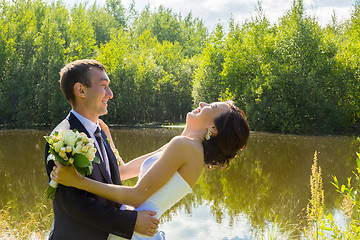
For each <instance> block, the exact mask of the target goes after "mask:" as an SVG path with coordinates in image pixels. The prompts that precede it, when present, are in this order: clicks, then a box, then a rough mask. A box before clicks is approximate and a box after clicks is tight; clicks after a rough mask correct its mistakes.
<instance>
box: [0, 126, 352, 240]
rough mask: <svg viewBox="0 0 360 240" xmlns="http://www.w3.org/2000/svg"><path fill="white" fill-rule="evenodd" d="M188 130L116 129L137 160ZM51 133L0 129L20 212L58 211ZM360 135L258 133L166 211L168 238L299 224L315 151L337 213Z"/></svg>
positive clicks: (1, 191) (119, 142)
mask: <svg viewBox="0 0 360 240" xmlns="http://www.w3.org/2000/svg"><path fill="white" fill-rule="evenodd" d="M181 131H182V129H181V128H173V129H170V128H118V129H112V134H113V139H114V142H115V145H116V146H117V148H118V150H119V152H120V154H121V156H122V157H123V159H124V160H125V161H129V160H131V159H133V158H135V157H137V156H139V155H142V154H145V153H147V152H150V151H153V150H155V149H157V148H159V147H161V146H162V145H163V144H165V143H166V142H167V141H169V140H170V139H171V138H172V137H173V136H175V135H178V134H180V133H181ZM47 134H49V131H39V130H2V131H0V182H1V184H0V202H1V203H2V205H3V206H4V204H6V203H8V202H11V203H12V207H13V208H14V209H13V211H12V214H19V215H20V214H22V213H24V212H32V211H34V209H35V208H36V206H39V204H44V205H46V206H48V210H47V211H48V212H49V213H50V212H51V211H52V207H51V201H50V200H45V199H44V198H43V192H44V190H45V188H46V186H47V175H46V173H45V167H44V160H43V149H44V144H45V140H44V138H43V136H44V135H47ZM355 140H356V139H355V137H347V136H325V137H323V136H322V137H320V136H295V135H284V134H269V133H260V132H252V133H251V136H250V139H249V142H248V146H247V148H246V149H245V150H244V151H243V152H242V153H241V154H240V155H239V156H238V157H237V158H236V159H234V160H233V161H232V162H231V164H230V166H229V168H228V169H226V170H221V169H215V170H204V171H203V173H202V175H201V177H200V179H199V181H198V183H197V184H196V185H195V187H194V189H193V193H192V194H189V195H188V196H187V197H185V198H184V199H182V200H181V202H179V203H178V204H176V205H175V206H174V207H173V208H172V209H170V210H169V211H168V212H167V213H165V215H164V216H163V218H162V222H161V226H160V228H161V229H162V230H163V231H165V232H166V235H167V238H168V239H254V236H255V234H256V233H257V231H258V229H263V228H266V227H267V226H268V225H269V224H271V223H272V222H274V220H275V219H276V221H277V222H281V223H287V224H291V223H297V222H298V220H299V216H298V215H299V214H300V215H301V214H302V215H305V213H306V206H307V204H308V200H309V198H310V185H309V182H310V174H311V165H312V163H313V158H314V153H315V151H317V152H318V164H319V166H320V167H321V169H322V176H323V183H324V191H325V205H326V208H327V210H329V211H331V212H335V213H336V212H338V211H337V210H338V209H339V205H340V203H339V198H338V194H337V193H336V191H335V188H334V186H332V185H331V183H330V182H331V181H332V176H337V178H338V179H339V182H340V183H346V181H347V178H348V177H350V176H352V171H353V170H354V169H355V166H356V151H358V144H357V143H356V141H355ZM135 182H136V179H133V180H129V181H126V182H125V184H127V185H131V184H134V183H135ZM3 206H2V207H3ZM304 209H305V210H304ZM209 236H211V237H209Z"/></svg>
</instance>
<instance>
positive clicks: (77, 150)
mask: <svg viewBox="0 0 360 240" xmlns="http://www.w3.org/2000/svg"><path fill="white" fill-rule="evenodd" d="M81 149H82V146H81V145H78V146H76V147H74V148H73V152H72V154H73V155H74V154H75V153H81Z"/></svg>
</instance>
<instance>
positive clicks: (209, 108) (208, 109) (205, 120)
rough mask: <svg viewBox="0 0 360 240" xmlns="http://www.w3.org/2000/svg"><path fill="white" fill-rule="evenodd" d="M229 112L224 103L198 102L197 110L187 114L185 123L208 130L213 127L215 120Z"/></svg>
mask: <svg viewBox="0 0 360 240" xmlns="http://www.w3.org/2000/svg"><path fill="white" fill-rule="evenodd" d="M229 110H230V106H229V104H228V103H225V102H213V103H211V104H208V103H204V102H200V103H199V107H198V108H196V109H194V110H192V111H191V112H189V113H188V114H187V118H186V122H187V124H192V125H198V126H202V127H204V128H208V127H211V126H213V125H214V120H215V119H216V118H218V117H220V116H221V115H222V114H224V113H226V112H228V111H229Z"/></svg>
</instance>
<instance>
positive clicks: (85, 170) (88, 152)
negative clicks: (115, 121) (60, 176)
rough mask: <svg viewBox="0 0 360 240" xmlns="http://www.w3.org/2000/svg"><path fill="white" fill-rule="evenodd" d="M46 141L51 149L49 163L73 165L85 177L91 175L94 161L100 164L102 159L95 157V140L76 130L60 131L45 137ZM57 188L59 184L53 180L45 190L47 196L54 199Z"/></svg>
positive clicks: (47, 160)
mask: <svg viewBox="0 0 360 240" xmlns="http://www.w3.org/2000/svg"><path fill="white" fill-rule="evenodd" d="M45 139H46V141H47V142H48V143H49V147H50V148H49V153H50V154H49V156H48V158H47V159H46V162H47V163H49V161H58V162H60V163H61V164H63V165H65V166H68V165H70V164H73V165H74V167H75V168H76V170H77V171H78V172H79V173H80V174H81V175H82V176H83V177H85V176H86V175H90V174H91V172H92V170H93V166H92V162H93V161H94V162H96V163H100V159H99V158H98V157H96V156H95V153H96V148H95V146H94V140H93V139H92V138H88V137H87V136H86V134H85V133H80V132H79V131H77V130H76V129H74V130H73V131H72V130H58V131H55V133H54V134H53V135H51V136H45ZM57 186H58V183H57V182H55V181H53V180H51V181H50V183H49V186H48V187H47V189H46V190H45V196H46V197H47V198H51V199H54V198H55V192H56V188H57Z"/></svg>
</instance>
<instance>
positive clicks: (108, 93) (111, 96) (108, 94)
mask: <svg viewBox="0 0 360 240" xmlns="http://www.w3.org/2000/svg"><path fill="white" fill-rule="evenodd" d="M106 95H107V96H108V97H109V99H112V98H113V97H114V95H113V92H112V91H111V89H110V88H108V91H107V93H106Z"/></svg>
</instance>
